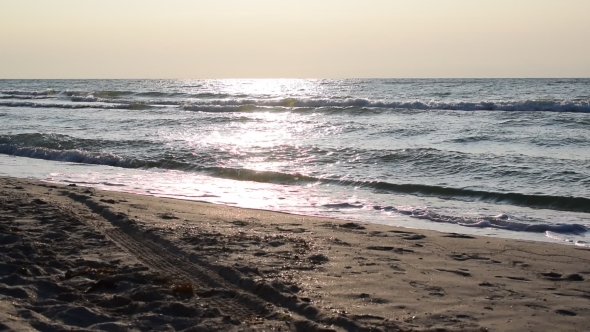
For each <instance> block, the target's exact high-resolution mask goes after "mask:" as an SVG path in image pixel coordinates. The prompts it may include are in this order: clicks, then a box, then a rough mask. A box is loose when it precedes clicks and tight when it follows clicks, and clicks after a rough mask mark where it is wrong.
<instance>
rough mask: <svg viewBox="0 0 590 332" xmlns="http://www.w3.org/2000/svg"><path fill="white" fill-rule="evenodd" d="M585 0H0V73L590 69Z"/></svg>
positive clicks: (589, 72)
mask: <svg viewBox="0 0 590 332" xmlns="http://www.w3.org/2000/svg"><path fill="white" fill-rule="evenodd" d="M589 13H590V0H51V1H49V0H0V78H258V77H301V78H341V77H393V78H397V77H590V18H589V16H588V15H589Z"/></svg>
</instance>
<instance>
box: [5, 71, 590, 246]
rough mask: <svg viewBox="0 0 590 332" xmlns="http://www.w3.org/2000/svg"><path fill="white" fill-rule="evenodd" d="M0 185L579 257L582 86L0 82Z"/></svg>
mask: <svg viewBox="0 0 590 332" xmlns="http://www.w3.org/2000/svg"><path fill="white" fill-rule="evenodd" d="M0 175H9V176H20V177H32V178H37V179H42V180H47V181H55V182H62V183H77V184H79V185H87V186H95V187H99V188H103V189H109V190H120V191H127V192H135V193H143V194H151V195H159V196H167V197H176V198H181V199H189V200H201V201H209V202H214V203H219V204H228V205H235V206H241V207H250V208H260V209H269V210H276V211H284V212H290V213H300V214H306V215H316V216H328V217H336V218H344V219H352V220H362V221H365V222H374V223H381V224H389V225H396V226H403V227H410V228H429V229H436V230H443V231H450V232H458V233H474V234H483V235H491V236H501V237H509V238H518V239H527V240H537V241H555V242H560V243H571V244H577V245H580V246H587V245H588V243H587V239H586V237H587V236H588V234H589V233H588V232H586V231H587V230H588V228H590V79H345V80H328V79H326V80H323V79H317V80H303V79H279V80H274V79H260V80H256V79H252V80H0Z"/></svg>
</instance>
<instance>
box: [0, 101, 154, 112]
mask: <svg viewBox="0 0 590 332" xmlns="http://www.w3.org/2000/svg"><path fill="white" fill-rule="evenodd" d="M0 106H5V107H30V108H63V109H83V108H100V109H129V110H142V109H150V108H152V106H150V105H146V104H141V103H132V104H112V105H105V104H58V103H34V102H25V101H14V102H0Z"/></svg>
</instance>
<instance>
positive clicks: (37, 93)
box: [0, 89, 57, 96]
mask: <svg viewBox="0 0 590 332" xmlns="http://www.w3.org/2000/svg"><path fill="white" fill-rule="evenodd" d="M0 93H2V94H5V95H16V96H49V95H54V94H56V93H57V92H56V91H55V90H53V89H47V90H42V91H28V90H3V91H0Z"/></svg>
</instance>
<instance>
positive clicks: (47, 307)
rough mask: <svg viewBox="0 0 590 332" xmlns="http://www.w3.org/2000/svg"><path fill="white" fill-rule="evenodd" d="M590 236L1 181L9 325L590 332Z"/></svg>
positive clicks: (2, 288) (0, 246)
mask: <svg viewBox="0 0 590 332" xmlns="http://www.w3.org/2000/svg"><path fill="white" fill-rule="evenodd" d="M589 315H590V250H589V249H587V248H581V247H575V246H568V245H559V244H549V243H537V242H526V241H516V240H506V239H498V238H488V237H474V236H466V235H460V234H452V233H451V234H449V233H438V232H433V231H425V230H410V229H403V228H394V227H388V226H383V225H374V224H365V223H352V222H348V221H344V220H335V219H325V218H312V217H304V216H297V215H289V214H282V213H275V212H268V211H260V210H249V209H239V208H232V207H227V206H220V205H213V204H208V203H199V202H189V201H182V200H175V199H166V198H158V197H149V196H141V195H133V194H125V193H117V192H106V191H98V190H94V189H92V188H85V187H76V186H62V185H56V184H51V183H43V182H38V181H33V180H24V179H15V178H0V330H14V331H28V330H33V331H34V330H40V331H70V330H72V331H149V330H160V331H589V330H590V323H589V322H588V319H587V317H588V316H589Z"/></svg>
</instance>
